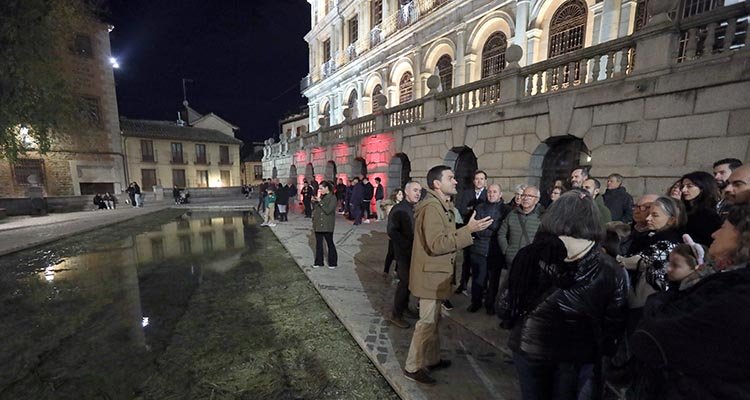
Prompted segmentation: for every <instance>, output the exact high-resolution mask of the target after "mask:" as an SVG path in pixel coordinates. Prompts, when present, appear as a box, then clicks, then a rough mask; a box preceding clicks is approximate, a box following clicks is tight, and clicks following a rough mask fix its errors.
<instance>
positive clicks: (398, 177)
mask: <svg viewBox="0 0 750 400" xmlns="http://www.w3.org/2000/svg"><path fill="white" fill-rule="evenodd" d="M409 179H411V162H410V161H409V157H407V156H406V154H404V153H398V154H396V155H394V156H393V158H391V162H390V163H389V164H388V187H387V189H388V193H393V192H394V191H395V190H396V189H399V188H401V189H403V188H404V186H406V184H407V183H408V182H409Z"/></svg>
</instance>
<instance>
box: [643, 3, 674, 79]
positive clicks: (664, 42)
mask: <svg viewBox="0 0 750 400" xmlns="http://www.w3.org/2000/svg"><path fill="white" fill-rule="evenodd" d="M676 2H677V0H651V1H649V3H648V12H649V14H650V15H652V17H651V19H650V20H649V21H648V23H646V26H644V27H643V29H641V30H640V31H639V35H638V42H637V43H636V48H637V49H638V51H637V52H636V53H635V60H634V64H635V65H634V66H633V70H634V71H636V72H650V71H657V70H663V69H666V68H669V67H670V65H671V64H672V63H673V56H674V52H673V49H674V47H675V46H676V41H677V40H679V34H680V32H679V31H678V30H677V29H676V27H675V25H674V23H673V22H672V20H671V19H670V18H669V11H671V10H672V9H673V8H674V6H675V3H676Z"/></svg>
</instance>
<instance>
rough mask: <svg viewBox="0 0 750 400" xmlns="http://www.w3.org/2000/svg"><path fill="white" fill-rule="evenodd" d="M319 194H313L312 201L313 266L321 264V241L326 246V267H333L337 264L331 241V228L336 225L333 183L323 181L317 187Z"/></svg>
mask: <svg viewBox="0 0 750 400" xmlns="http://www.w3.org/2000/svg"><path fill="white" fill-rule="evenodd" d="M318 191H319V192H320V195H319V196H314V197H313V198H312V199H311V200H312V202H313V215H312V219H313V221H312V222H313V230H314V231H315V263H314V264H313V268H320V267H322V266H323V241H325V242H326V245H327V246H328V269H335V268H336V266H337V265H338V254H337V252H336V244H335V243H334V242H333V230H334V227H335V226H336V197H335V196H334V194H333V184H331V182H328V181H323V182H322V183H321V184H320V188H319V189H318Z"/></svg>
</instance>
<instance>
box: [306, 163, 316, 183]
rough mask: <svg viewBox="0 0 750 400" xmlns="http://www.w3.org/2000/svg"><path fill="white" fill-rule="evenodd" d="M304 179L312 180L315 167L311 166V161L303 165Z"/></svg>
mask: <svg viewBox="0 0 750 400" xmlns="http://www.w3.org/2000/svg"><path fill="white" fill-rule="evenodd" d="M305 179H307V181H308V182H312V180H313V179H315V168H313V165H312V163H307V165H306V166H305Z"/></svg>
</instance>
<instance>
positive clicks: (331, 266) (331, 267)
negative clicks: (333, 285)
mask: <svg viewBox="0 0 750 400" xmlns="http://www.w3.org/2000/svg"><path fill="white" fill-rule="evenodd" d="M328 269H336V266H335V265H329V266H328Z"/></svg>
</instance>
